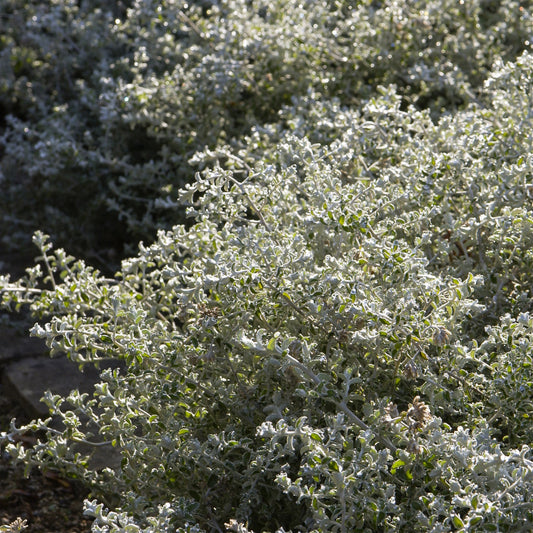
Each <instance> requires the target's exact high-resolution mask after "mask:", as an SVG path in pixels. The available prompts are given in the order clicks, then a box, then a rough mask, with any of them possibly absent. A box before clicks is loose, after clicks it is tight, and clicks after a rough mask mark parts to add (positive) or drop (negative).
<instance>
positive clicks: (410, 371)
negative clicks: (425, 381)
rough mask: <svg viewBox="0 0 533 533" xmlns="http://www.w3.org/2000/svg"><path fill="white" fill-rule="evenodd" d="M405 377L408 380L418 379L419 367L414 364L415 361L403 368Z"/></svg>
mask: <svg viewBox="0 0 533 533" xmlns="http://www.w3.org/2000/svg"><path fill="white" fill-rule="evenodd" d="M403 375H404V376H405V378H406V379H410V380H413V379H416V378H418V367H417V366H416V365H415V363H413V361H409V362H408V363H407V364H406V365H405V366H404V368H403Z"/></svg>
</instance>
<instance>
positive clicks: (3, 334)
mask: <svg viewBox="0 0 533 533" xmlns="http://www.w3.org/2000/svg"><path fill="white" fill-rule="evenodd" d="M46 352H47V347H46V343H45V342H44V340H43V339H38V338H36V337H30V336H29V334H24V333H21V332H19V331H17V329H16V328H14V327H10V326H0V365H2V364H4V363H7V362H9V361H13V360H15V359H22V358H26V357H35V356H38V355H44V354H45V353H46Z"/></svg>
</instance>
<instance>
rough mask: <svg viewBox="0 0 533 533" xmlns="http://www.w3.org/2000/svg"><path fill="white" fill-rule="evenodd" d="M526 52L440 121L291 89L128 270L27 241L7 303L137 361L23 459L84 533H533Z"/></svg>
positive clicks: (93, 355)
mask: <svg viewBox="0 0 533 533" xmlns="http://www.w3.org/2000/svg"><path fill="white" fill-rule="evenodd" d="M213 9H214V8H213ZM465 9H466V8H465ZM200 30H201V31H202V32H206V34H207V32H208V31H210V30H209V27H208V26H203V27H202V28H200ZM230 37H231V34H229V35H228V39H229V38H230ZM532 61H533V57H532V56H531V55H529V54H527V53H525V54H523V55H522V56H520V57H519V58H518V59H517V60H516V62H514V63H506V64H504V63H502V62H496V64H495V67H494V71H493V73H492V74H491V75H490V76H489V78H488V79H487V81H486V82H485V84H484V86H483V92H482V94H481V95H480V97H479V101H477V102H472V103H471V104H470V105H468V106H467V107H466V108H465V109H464V110H462V111H457V112H455V113H453V114H450V115H445V116H443V117H441V119H440V120H439V121H438V122H437V123H435V122H434V121H433V119H432V116H431V113H430V111H429V110H417V109H416V107H415V106H412V105H407V106H405V107H404V102H405V98H404V97H402V96H401V95H400V94H399V93H398V91H396V90H395V89H394V88H392V87H388V88H385V87H381V88H380V89H379V91H378V92H377V93H376V94H375V95H374V96H372V97H371V98H368V99H367V100H365V101H363V102H361V105H360V106H356V107H349V106H346V105H343V103H342V101H341V100H339V99H323V98H322V97H321V96H320V94H318V93H317V92H316V91H314V92H313V91H309V92H308V93H306V94H303V95H300V96H297V97H296V96H295V98H294V99H293V101H292V103H288V104H287V105H286V106H285V107H283V111H282V114H284V115H285V116H286V117H287V124H286V125H285V126H284V127H281V126H280V125H276V124H274V123H271V124H270V125H267V126H265V127H264V128H260V127H256V128H252V129H251V130H250V132H248V133H247V138H246V139H244V137H243V139H242V140H241V142H240V143H239V145H235V146H232V145H231V143H229V144H227V145H220V146H219V147H218V148H217V149H210V148H206V149H204V150H203V151H201V152H198V153H197V154H196V155H195V164H197V165H199V167H201V168H203V170H202V172H201V173H198V174H197V176H196V180H195V182H194V183H191V184H187V185H185V186H184V187H183V188H182V189H181V191H180V193H179V203H180V204H181V205H183V206H184V207H185V208H186V210H187V214H188V216H189V217H191V222H190V224H189V225H188V226H185V225H175V226H174V227H173V228H172V229H170V230H160V231H159V232H158V235H157V239H156V240H155V242H154V243H153V244H150V245H148V244H147V245H144V244H142V243H141V244H140V246H139V252H138V254H137V255H135V256H132V257H130V258H128V259H125V260H124V261H123V262H122V265H121V268H120V269H119V270H118V271H117V273H116V275H115V277H113V278H110V277H106V276H104V275H103V274H101V273H100V272H98V271H97V270H95V269H93V268H92V267H90V266H88V265H87V264H86V263H85V262H84V261H81V260H75V259H74V258H72V257H70V256H68V255H67V254H66V252H65V251H63V250H62V249H54V248H53V246H52V244H51V243H50V241H49V239H48V238H47V236H46V235H44V234H43V233H41V232H37V233H36V234H35V235H34V242H35V244H36V245H37V246H38V248H39V250H40V252H39V253H40V258H39V259H38V264H37V265H36V266H35V267H33V268H29V269H28V271H27V275H26V276H25V277H24V278H23V279H21V280H18V281H11V280H10V279H9V277H8V276H4V277H2V278H0V290H1V294H2V298H3V304H4V306H5V307H13V308H17V307H19V306H21V305H23V304H29V305H30V308H31V311H32V313H33V314H34V316H36V317H37V318H38V319H39V322H38V323H36V325H35V326H34V328H33V330H32V333H33V334H34V335H37V336H39V337H42V338H44V339H46V342H47V344H48V346H49V347H50V349H51V353H52V355H54V354H56V353H67V354H68V356H69V357H70V358H71V359H72V361H74V362H75V363H77V364H79V365H81V366H83V365H88V364H91V365H92V364H103V363H105V362H107V361H108V360H120V361H122V366H121V367H119V368H115V369H111V368H108V369H106V370H103V371H102V372H101V382H100V383H99V384H98V385H97V386H96V390H95V393H94V395H92V396H89V395H81V394H80V393H78V392H77V391H74V392H73V393H72V394H71V395H70V396H69V397H68V398H61V397H59V396H53V395H50V394H48V395H47V396H46V397H45V401H46V402H47V404H48V406H49V408H50V413H51V415H55V416H58V417H60V418H61V419H62V420H63V423H64V427H65V429H64V430H63V431H59V430H57V429H56V428H57V426H56V425H54V426H53V427H51V426H50V420H51V419H48V420H40V421H34V422H33V423H32V424H29V425H28V426H26V427H22V428H20V427H17V425H16V423H15V422H13V424H12V426H11V428H10V429H9V430H7V431H5V432H4V433H2V441H3V442H4V443H5V444H6V445H7V450H8V451H9V453H10V454H12V456H13V457H14V458H15V459H17V460H21V461H24V462H25V463H26V464H27V465H28V466H31V465H38V466H40V467H42V468H44V467H54V468H58V469H60V470H61V471H62V472H63V473H64V474H65V475H70V476H74V477H76V478H78V479H80V480H82V481H84V482H85V483H86V484H87V486H88V487H90V489H91V493H92V495H91V497H90V498H89V499H88V501H87V502H86V513H87V514H88V515H89V516H92V517H94V525H93V531H95V532H107V531H117V532H118V531H120V532H124V533H126V532H135V531H139V532H141V531H144V532H157V531H179V532H185V531H191V532H192V531H198V532H199V531H224V530H227V531H241V532H246V531H257V532H259V531H279V532H282V531H285V532H288V531H295V532H296V531H314V532H326V531H332V532H337V531H339V532H350V531H369V532H370V531H375V532H382V531H390V532H393V531H395V532H396V531H405V532H413V531H415V532H416V531H419V532H428V531H430V532H444V531H450V532H451V531H502V532H503V531H506V532H516V531H523V532H526V531H529V530H530V529H531V524H532V523H533V504H532V503H531V502H533V457H532V454H531V450H530V448H529V446H530V445H531V442H532V439H533V426H532V419H531V412H532V401H531V398H532V392H533V391H532V383H533V376H532V370H531V368H532V366H531V363H532V361H531V346H532V344H531V343H532V336H531V331H532V327H533V319H532V318H531V299H532V296H533V295H532V294H531V291H532V286H533V285H532V275H531V272H532V269H531V266H532V265H531V252H530V250H531V249H532V245H533V242H532V237H533V233H532V224H533V208H532V205H533V203H532V201H531V196H532V191H531V187H533V185H532V183H533V182H532V180H531V162H532V159H531V133H530V132H531V126H532V124H531V120H532V114H531V105H530V99H531V90H530V86H531V79H532V72H531V69H532V67H531V65H532ZM309 117H312V118H311V120H309ZM230 167H231V168H230ZM83 420H89V421H91V422H92V425H89V426H87V424H82V421H83ZM86 427H90V428H91V430H90V432H89V431H88V430H86V429H85V428H86ZM29 430H40V431H42V432H44V434H46V439H44V440H42V441H39V442H38V444H37V445H35V446H34V447H33V448H25V447H24V446H23V445H22V444H21V443H20V442H19V443H15V441H16V439H15V437H16V436H17V435H18V434H19V433H21V432H25V431H29ZM80 443H82V444H84V445H85V446H87V445H90V443H93V445H94V446H103V445H108V446H112V447H113V448H115V449H116V451H117V452H118V453H119V454H120V457H121V462H120V466H118V467H117V468H116V469H114V470H111V469H104V470H96V469H94V468H91V466H90V465H91V463H90V457H88V456H87V455H86V454H85V453H84V452H80V451H79V448H78V447H77V446H78V444H80Z"/></svg>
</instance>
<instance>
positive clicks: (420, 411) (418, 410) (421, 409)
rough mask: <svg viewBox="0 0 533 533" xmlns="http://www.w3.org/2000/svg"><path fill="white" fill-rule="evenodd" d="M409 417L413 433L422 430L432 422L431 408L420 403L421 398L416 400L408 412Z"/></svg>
mask: <svg viewBox="0 0 533 533" xmlns="http://www.w3.org/2000/svg"><path fill="white" fill-rule="evenodd" d="M407 417H408V418H409V420H410V421H411V424H410V426H409V428H410V429H412V430H413V431H414V430H416V429H422V428H423V427H424V426H425V425H426V424H427V423H428V422H429V421H430V420H431V412H430V410H429V407H428V406H427V405H426V404H425V403H424V402H422V401H420V396H416V397H415V398H414V400H413V403H412V404H411V405H410V407H409V410H408V411H407Z"/></svg>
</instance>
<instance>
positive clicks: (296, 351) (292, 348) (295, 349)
mask: <svg viewBox="0 0 533 533" xmlns="http://www.w3.org/2000/svg"><path fill="white" fill-rule="evenodd" d="M301 353H302V343H301V342H300V341H298V340H294V341H292V342H291V343H290V344H289V354H290V355H292V356H293V357H296V356H298V355H300V354H301Z"/></svg>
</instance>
